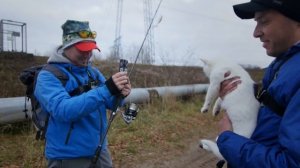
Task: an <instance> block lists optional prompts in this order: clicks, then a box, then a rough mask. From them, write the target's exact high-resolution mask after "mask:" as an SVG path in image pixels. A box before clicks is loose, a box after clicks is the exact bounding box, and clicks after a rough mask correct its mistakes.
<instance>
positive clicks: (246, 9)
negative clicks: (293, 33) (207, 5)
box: [233, 0, 300, 22]
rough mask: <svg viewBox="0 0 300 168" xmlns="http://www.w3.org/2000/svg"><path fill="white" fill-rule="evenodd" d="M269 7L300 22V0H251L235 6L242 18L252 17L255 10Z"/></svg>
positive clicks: (258, 10) (237, 13)
mask: <svg viewBox="0 0 300 168" xmlns="http://www.w3.org/2000/svg"><path fill="white" fill-rule="evenodd" d="M268 9H274V10H276V11H278V12H280V13H282V14H283V15H285V16H286V17H288V18H290V19H293V20H295V21H297V22H300V0H251V1H250V2H247V3H242V4H237V5H234V6H233V10H234V12H235V14H236V15H237V16H238V17H240V18H241V19H252V18H254V14H255V12H261V11H264V10H268Z"/></svg>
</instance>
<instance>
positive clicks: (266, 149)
mask: <svg viewBox="0 0 300 168" xmlns="http://www.w3.org/2000/svg"><path fill="white" fill-rule="evenodd" d="M299 104H300V91H298V92H296V93H295V95H294V96H293V97H292V98H291V100H290V103H289V105H288V106H287V108H286V111H285V115H284V116H283V118H282V119H281V122H280V126H279V131H278V140H277V141H275V142H276V143H271V144H268V145H263V144H261V143H258V142H256V141H254V140H251V139H248V138H245V137H242V136H240V135H237V134H235V133H233V132H231V131H225V132H223V133H222V134H220V136H219V138H218V140H217V144H218V147H219V149H220V152H221V154H222V155H223V156H224V158H225V159H226V160H227V161H228V163H229V165H230V167H234V168H235V167H239V168H240V167H242V168H250V167H251V168H253V167H265V168H294V167H295V168H296V167H300V145H299V144H300V108H299ZM261 112H264V111H261ZM274 115H276V114H275V113H274ZM266 134H268V133H267V132H266Z"/></svg>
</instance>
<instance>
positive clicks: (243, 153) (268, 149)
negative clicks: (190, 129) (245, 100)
mask: <svg viewBox="0 0 300 168" xmlns="http://www.w3.org/2000/svg"><path fill="white" fill-rule="evenodd" d="M233 8H234V12H235V13H236V15H237V16H238V17H240V18H242V19H251V18H254V20H255V21H256V22H257V24H256V27H255V29H254V33H253V36H254V37H255V38H259V39H260V41H261V42H262V43H263V47H264V48H265V49H266V53H267V55H269V56H272V57H274V58H275V59H274V61H273V62H272V63H271V64H270V65H269V67H268V68H267V69H266V72H265V76H264V78H263V92H261V94H260V95H259V98H260V99H259V100H260V101H261V104H262V106H261V108H260V109H259V114H258V119H257V127H256V129H255V131H254V133H253V134H252V137H251V138H250V139H248V138H245V137H242V136H240V135H237V134H235V133H233V132H232V131H230V130H231V123H230V120H229V119H228V116H226V115H225V117H224V118H223V120H222V121H221V122H220V130H221V132H220V135H219V138H218V140H217V144H218V147H219V149H220V152H221V154H222V155H223V156H224V158H225V159H226V160H227V162H228V167H230V168H232V167H234V168H254V167H257V168H284V167H288V168H294V167H300V108H299V107H300V75H299V74H300V1H299V0H251V1H250V2H248V3H243V4H238V5H234V6H233ZM235 87H238V86H237V83H232V80H229V81H225V82H223V84H222V87H221V88H222V89H221V91H220V96H221V97H224V95H225V94H228V93H229V92H230V90H232V89H234V88H235ZM245 108H247V107H245Z"/></svg>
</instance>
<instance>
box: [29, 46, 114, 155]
mask: <svg viewBox="0 0 300 168" xmlns="http://www.w3.org/2000/svg"><path fill="white" fill-rule="evenodd" d="M61 53H62V50H58V51H57V53H55V54H54V55H53V56H51V57H50V58H49V60H48V63H54V65H55V66H57V67H58V68H60V69H61V70H62V71H63V72H64V73H65V74H67V75H68V77H69V80H68V81H67V83H66V85H65V87H64V86H63V85H62V83H61V81H60V80H59V79H58V78H57V77H55V76H54V74H52V73H51V72H49V71H45V70H42V71H41V72H40V73H39V75H38V78H37V83H36V88H35V92H34V94H35V96H36V98H37V100H38V101H39V102H40V104H41V107H42V108H43V109H45V110H46V111H47V112H49V113H50V119H49V123H48V129H47V132H46V148H45V154H46V158H47V159H70V158H78V157H92V156H93V155H94V154H95V150H96V148H97V146H98V145H99V143H100V137H102V136H103V135H104V132H105V129H106V127H107V116H106V109H111V108H112V107H113V103H114V100H115V97H114V96H112V95H111V93H110V92H109V90H108V88H107V87H106V85H105V84H104V82H105V78H104V76H103V75H102V73H100V72H99V70H96V71H93V70H91V68H92V67H91V66H90V65H89V66H87V67H77V66H74V65H73V64H71V63H70V61H69V60H68V59H67V58H65V57H64V56H62V54H61ZM67 69H69V70H70V71H71V72H72V73H73V75H75V76H76V77H77V78H78V79H79V81H80V82H81V83H82V84H87V83H88V79H89V77H88V72H90V73H91V75H92V77H93V78H94V79H95V78H98V80H99V81H100V84H99V85H98V87H96V88H94V89H91V90H90V91H88V92H85V93H83V94H81V95H79V96H74V97H71V96H70V95H69V93H68V92H70V91H72V90H74V89H75V88H77V87H78V83H77V81H76V79H75V78H74V76H73V75H72V74H70V72H69V71H68V70H67ZM94 69H96V68H94ZM95 72H96V73H97V74H95ZM70 128H71V133H70V138H69V140H68V142H67V144H65V141H66V138H67V134H68V132H69V130H70ZM102 148H103V150H104V149H107V139H106V140H105V143H104V145H103V147H102Z"/></svg>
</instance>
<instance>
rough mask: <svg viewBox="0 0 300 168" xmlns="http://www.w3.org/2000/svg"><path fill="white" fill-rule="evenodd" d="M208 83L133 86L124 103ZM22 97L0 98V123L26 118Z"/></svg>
mask: <svg viewBox="0 0 300 168" xmlns="http://www.w3.org/2000/svg"><path fill="white" fill-rule="evenodd" d="M207 87H208V84H195V85H181V86H166V87H153V88H133V89H132V90H131V93H130V95H129V96H128V97H126V98H125V103H137V104H139V103H146V102H150V101H151V99H153V98H156V97H157V96H158V97H165V96H168V95H174V96H185V95H190V94H199V93H204V92H206V90H207ZM24 100H25V98H24V97H11V98H0V124H8V123H14V122H18V121H23V120H25V119H26V117H25V113H24V112H23V110H24V103H25V102H24ZM26 104H27V105H26V106H27V109H28V114H29V115H31V114H30V111H31V104H30V101H26Z"/></svg>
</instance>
